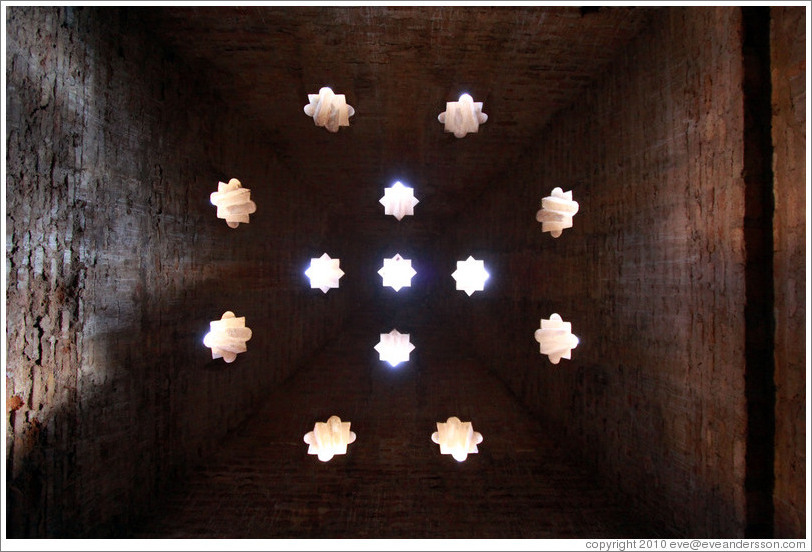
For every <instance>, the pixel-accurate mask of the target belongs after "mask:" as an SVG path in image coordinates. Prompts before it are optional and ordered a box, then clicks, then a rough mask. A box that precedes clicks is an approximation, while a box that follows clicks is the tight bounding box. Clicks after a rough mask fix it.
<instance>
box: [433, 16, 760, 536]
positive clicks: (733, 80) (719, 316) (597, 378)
mask: <svg viewBox="0 0 812 552" xmlns="http://www.w3.org/2000/svg"><path fill="white" fill-rule="evenodd" d="M740 19H741V15H740V11H739V10H738V9H735V8H719V9H717V8H691V9H667V10H661V11H660V12H659V14H658V15H657V17H655V18H653V19H652V23H651V26H650V28H649V29H648V30H647V31H645V32H644V33H643V34H642V35H640V36H639V37H638V39H636V41H635V42H634V43H633V44H632V45H631V47H629V48H628V49H627V50H626V51H625V54H624V55H623V56H621V58H620V59H619V60H618V61H617V63H616V64H615V65H614V66H613V67H612V68H611V69H610V70H608V71H607V72H605V73H604V74H603V75H601V76H600V78H599V79H598V81H597V82H596V83H595V85H594V86H593V87H592V88H591V89H590V90H589V91H588V92H587V93H586V94H584V95H583V97H582V98H580V100H579V101H577V102H576V103H575V104H574V105H573V106H572V107H570V108H568V109H566V110H564V111H563V112H561V113H559V115H558V116H557V117H556V118H555V119H554V120H553V121H552V122H551V123H550V124H549V125H548V126H547V127H546V129H545V130H544V132H542V133H541V134H540V135H539V137H538V142H537V143H536V144H534V145H531V146H530V147H529V148H528V149H527V151H526V154H525V156H524V162H523V163H521V164H519V165H517V166H516V167H515V168H514V169H513V170H511V171H510V172H509V173H506V174H504V175H503V178H502V179H501V180H500V181H498V182H494V183H493V186H492V187H491V188H490V189H489V190H488V191H486V192H485V193H483V194H482V196H481V197H478V198H476V200H475V201H474V202H473V203H472V205H470V206H469V207H470V208H469V209H467V210H466V211H467V213H470V215H468V214H467V213H466V214H463V215H461V216H460V217H459V219H458V221H457V224H456V225H455V231H454V236H453V237H451V238H450V239H449V240H448V241H447V243H446V244H445V245H446V248H447V249H449V250H451V251H453V252H454V253H455V254H457V255H458V258H460V259H463V258H465V257H466V256H467V255H468V254H474V256H477V255H479V257H477V258H484V260H485V263H486V266H488V267H489V268H490V270H491V275H492V276H491V281H490V287H489V290H488V292H487V293H484V294H481V295H480V296H476V295H475V296H474V297H472V298H471V299H470V300H469V299H468V298H466V297H465V296H461V297H459V296H456V297H450V298H448V299H447V300H446V304H445V306H446V308H447V309H448V310H449V311H450V312H461V311H460V309H461V308H463V303H465V305H466V306H465V307H464V308H466V309H467V310H466V313H467V314H468V315H467V316H466V317H459V318H458V327H459V328H460V332H459V335H460V337H461V338H462V339H464V340H465V342H466V343H467V344H468V346H469V347H471V348H472V350H473V351H475V352H476V354H477V355H478V356H479V357H480V358H482V359H484V360H485V361H486V362H488V363H489V365H490V367H491V369H492V370H493V371H494V372H495V373H496V374H498V375H499V376H500V377H501V378H502V379H503V380H504V381H505V382H507V383H508V385H509V386H510V387H511V388H512V389H513V391H514V392H515V393H516V395H517V396H518V397H520V398H521V399H522V400H523V401H524V402H526V403H527V404H528V405H529V406H530V407H531V408H533V409H534V410H535V411H537V412H539V413H540V414H542V415H543V419H545V420H547V422H548V424H549V427H550V429H551V430H552V431H555V432H557V433H558V434H559V435H561V436H562V437H563V438H565V439H566V441H567V442H568V443H569V444H570V445H571V447H572V448H573V449H574V450H575V451H576V452H577V453H578V454H580V455H583V457H584V459H585V461H587V462H590V463H591V464H592V465H593V466H594V468H595V470H596V472H597V473H598V474H599V476H600V477H601V478H602V480H603V481H605V482H606V483H607V484H608V485H610V486H612V487H613V488H615V489H616V490H617V491H619V492H620V493H621V494H622V495H625V496H626V497H628V498H629V504H630V505H632V507H634V508H635V509H636V510H637V511H638V512H641V513H642V514H643V515H645V516H647V517H649V518H650V519H651V520H652V522H654V523H656V524H657V525H659V526H661V527H663V528H667V529H668V530H670V531H673V532H674V533H676V534H683V535H690V536H697V537H702V536H704V537H734V536H742V535H743V533H744V530H745V525H746V506H747V505H746V498H745V494H744V476H745V449H746V423H747V420H746V410H745V395H744V370H745V356H744V345H745V343H744V337H745V333H744V298H745V296H744V291H745V290H744V260H745V256H744V242H743V232H742V225H743V208H744V204H743V202H744V197H743V194H744V188H743V180H742V177H741V175H742V168H743V159H742V152H743V148H742V133H743V117H742V109H743V99H742V92H741V85H740V83H741V80H742V58H741V34H740V29H741V21H740ZM557 186H560V187H562V188H563V189H564V190H565V191H567V190H572V191H573V193H574V199H575V200H576V201H578V202H579V204H580V212H579V213H578V214H577V215H576V216H575V222H574V224H575V225H574V228H572V229H569V230H565V231H564V234H563V235H562V236H561V237H560V238H557V239H554V238H552V237H550V235H549V234H542V232H541V225H540V224H539V223H537V222H536V221H535V218H534V215H535V211H536V210H537V209H538V208H539V205H540V199H541V197H542V196H544V195H549V193H550V191H551V190H552V189H553V188H554V187H557ZM553 312H557V313H559V314H560V315H561V316H562V317H563V319H564V320H566V321H570V322H571V323H572V325H573V331H574V333H575V334H576V335H578V337H579V338H580V340H581V342H580V344H579V345H578V347H577V349H575V351H574V352H573V358H572V360H571V361H567V360H562V361H561V363H560V364H559V365H557V366H556V365H552V364H550V363H549V361H548V360H547V358H546V357H543V356H541V355H540V354H539V351H538V345H537V343H536V342H535V341H534V339H533V332H534V330H535V329H536V328H538V327H539V319H540V318H541V317H544V318H548V317H549V315H550V314H552V313H553ZM466 321H468V322H470V323H468V324H466Z"/></svg>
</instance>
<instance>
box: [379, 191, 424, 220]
mask: <svg viewBox="0 0 812 552" xmlns="http://www.w3.org/2000/svg"><path fill="white" fill-rule="evenodd" d="M379 203H380V204H381V205H383V207H384V214H386V215H392V216H394V217H395V218H396V219H398V220H400V219H402V218H403V217H405V216H406V215H414V206H415V205H417V204H418V203H420V202H419V201H418V200H417V198H416V197H414V189H413V188H410V187H409V186H405V185H403V184H402V183H401V182H395V183H394V184H392V186H391V187H389V188H386V189H385V190H384V192H383V197H382V198H381V199H380V200H379Z"/></svg>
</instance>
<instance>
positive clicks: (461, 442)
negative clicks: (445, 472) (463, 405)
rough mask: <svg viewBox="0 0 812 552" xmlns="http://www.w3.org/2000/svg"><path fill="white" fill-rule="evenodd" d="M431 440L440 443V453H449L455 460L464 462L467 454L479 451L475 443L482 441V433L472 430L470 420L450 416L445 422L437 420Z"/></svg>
mask: <svg viewBox="0 0 812 552" xmlns="http://www.w3.org/2000/svg"><path fill="white" fill-rule="evenodd" d="M431 440H432V441H434V442H435V443H437V444H439V445H440V454H450V455H451V456H452V457H453V458H454V460H456V461H457V462H464V461H465V459H466V458H468V455H469V454H474V453H477V452H479V449H477V445H478V444H479V443H481V442H482V434H481V433H477V432H476V431H474V426H473V425H472V424H471V422H461V421H460V419H459V418H457V417H456V416H451V417H450V418H449V419H448V420H446V422H445V423H442V422H437V431H435V432H434V433H432V435H431Z"/></svg>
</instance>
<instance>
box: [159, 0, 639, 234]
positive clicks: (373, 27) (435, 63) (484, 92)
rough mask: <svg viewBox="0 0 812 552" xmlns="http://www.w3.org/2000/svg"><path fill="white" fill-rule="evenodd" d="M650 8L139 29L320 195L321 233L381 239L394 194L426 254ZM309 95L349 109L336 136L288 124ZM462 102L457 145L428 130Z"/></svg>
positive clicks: (325, 10)
mask: <svg viewBox="0 0 812 552" xmlns="http://www.w3.org/2000/svg"><path fill="white" fill-rule="evenodd" d="M651 9H652V8H639V7H638V8H634V7H624V8H601V9H597V10H596V9H594V8H591V9H590V8H587V9H581V8H578V7H539V6H533V7H527V6H525V7H439V6H436V7H374V6H357V7H220V8H214V7H199V8H189V7H176V8H164V9H160V10H154V9H153V10H147V11H148V13H146V12H145V15H146V17H147V19H148V22H149V24H150V25H151V27H152V28H153V29H154V32H155V35H156V37H157V39H158V40H160V41H162V42H164V43H165V44H166V46H168V47H169V48H170V49H171V50H173V51H174V53H175V55H176V56H177V57H178V58H179V59H181V60H182V61H183V62H185V63H187V64H188V65H189V66H191V67H192V68H194V69H196V70H199V71H204V72H205V73H206V74H207V75H208V80H209V81H210V83H211V86H212V87H213V88H214V89H215V90H216V92H217V93H218V94H219V95H220V96H221V97H222V98H224V99H226V100H227V101H229V102H231V103H233V104H236V107H237V108H238V109H241V110H243V111H244V112H245V114H246V121H250V122H251V124H253V125H260V126H261V128H260V132H261V133H262V135H264V136H265V137H266V138H267V140H268V141H269V143H271V144H272V145H273V149H274V150H275V152H276V154H277V155H279V156H280V158H281V159H282V160H283V162H284V163H285V164H286V165H287V166H288V167H289V168H290V170H291V171H292V172H293V173H294V174H297V175H300V176H301V177H302V178H303V179H304V181H306V182H312V183H315V184H316V185H319V186H324V190H325V195H326V197H327V198H329V205H330V207H329V208H330V209H331V217H335V218H336V222H337V224H338V219H339V218H340V224H341V225H343V226H344V227H347V228H352V229H355V230H356V231H357V232H362V233H365V234H375V233H385V232H386V228H388V226H387V225H389V226H391V220H385V219H391V217H384V216H383V207H382V206H381V205H380V204H379V203H378V199H379V198H380V197H381V196H382V195H383V189H384V188H385V187H388V186H389V185H390V184H391V183H392V182H393V181H395V180H401V181H403V182H404V183H407V184H409V185H411V186H413V187H414V188H415V196H416V197H417V198H418V199H419V200H420V203H419V204H418V205H417V207H416V208H415V216H414V217H406V218H405V219H404V220H403V221H401V223H399V224H408V225H410V233H411V238H412V239H414V240H417V241H426V240H429V241H430V240H434V239H436V238H437V236H439V235H440V234H441V233H442V229H443V228H445V225H446V224H448V223H450V221H451V220H452V219H453V217H454V215H455V213H456V212H458V211H459V209H462V208H464V207H465V205H466V202H468V201H472V200H473V199H475V197H476V194H477V191H478V190H482V189H484V187H486V186H489V185H495V184H497V183H500V184H501V185H506V184H509V181H510V168H511V165H512V164H513V163H514V162H515V161H516V160H517V159H518V158H519V157H520V156H522V155H526V154H527V152H528V150H529V151H530V152H532V149H531V148H532V145H533V143H534V142H535V140H536V138H537V137H538V136H539V135H540V133H542V132H543V131H544V127H545V125H546V124H547V123H548V121H549V120H550V118H551V116H552V115H553V114H554V113H556V111H558V110H560V109H562V108H564V107H566V106H568V105H570V104H572V103H573V102H577V101H578V99H579V94H581V93H583V91H584V90H585V88H586V87H588V86H589V85H590V83H592V82H593V81H594V80H595V78H596V77H597V76H598V75H599V73H600V71H601V70H602V68H604V67H605V66H606V65H607V64H608V63H609V62H611V61H612V60H613V59H614V58H615V57H616V56H618V55H619V54H620V52H621V50H622V49H623V47H624V46H625V45H626V44H627V43H628V42H629V40H630V39H631V38H632V37H633V36H634V35H635V34H637V33H638V32H639V31H640V30H641V29H642V28H643V26H644V25H645V24H646V20H647V19H648V15H649V12H650V11H651ZM322 86H330V87H332V88H333V90H334V91H335V92H336V93H340V94H345V95H346V98H347V102H348V103H349V104H350V105H352V106H353V107H354V108H355V110H356V114H355V116H354V117H352V118H351V119H350V127H349V128H341V129H340V130H339V132H338V133H337V134H333V133H329V132H327V131H326V130H325V129H323V128H318V127H316V126H314V124H313V120H312V119H310V118H309V117H307V116H306V115H305V114H304V112H303V110H302V109H303V107H304V105H305V104H306V103H307V95H308V94H315V93H317V92H318V90H319V88H320V87H322ZM462 92H468V93H470V94H471V95H472V96H473V98H474V100H475V101H481V102H484V106H483V112H484V113H486V114H487V115H488V121H487V122H486V123H485V124H484V125H482V126H481V127H480V131H479V133H477V134H469V135H468V136H466V137H465V138H462V139H458V138H455V137H454V136H453V135H452V134H448V133H444V132H443V126H442V125H441V124H440V123H439V122H438V121H437V115H438V114H439V113H440V112H441V111H444V110H445V102H447V101H456V100H457V99H458V98H459V95H460V94H461V93H462ZM277 185H283V183H277ZM534 209H535V206H532V207H531V208H530V211H534Z"/></svg>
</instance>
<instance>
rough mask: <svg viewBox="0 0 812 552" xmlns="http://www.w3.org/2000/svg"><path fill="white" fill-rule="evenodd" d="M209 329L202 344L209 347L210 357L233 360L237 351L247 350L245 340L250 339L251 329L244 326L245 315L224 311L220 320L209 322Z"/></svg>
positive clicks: (227, 360)
mask: <svg viewBox="0 0 812 552" xmlns="http://www.w3.org/2000/svg"><path fill="white" fill-rule="evenodd" d="M209 327H210V330H211V331H209V333H207V334H206V337H204V338H203V345H205V346H206V347H209V348H210V349H211V358H213V359H217V358H222V359H223V360H225V361H226V362H234V360H235V359H236V358H237V355H238V354H239V353H244V352H246V351H247V350H248V347H247V346H246V345H245V342H246V341H248V340H249V339H251V329H250V328H246V327H245V317H244V316H241V317H239V318H237V317H235V316H234V313H233V312H231V311H226V312H224V313H223V316H222V317H221V318H220V320H213V321H211V322H210V323H209Z"/></svg>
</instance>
